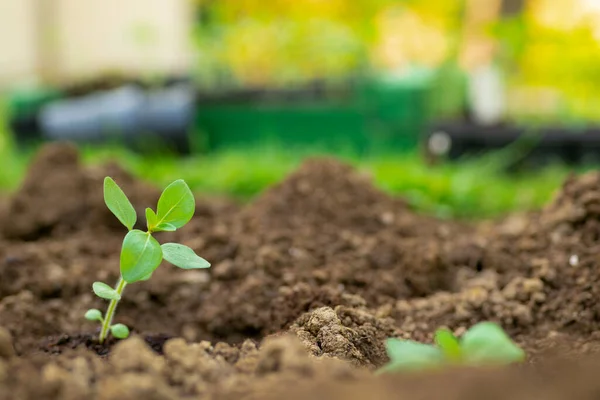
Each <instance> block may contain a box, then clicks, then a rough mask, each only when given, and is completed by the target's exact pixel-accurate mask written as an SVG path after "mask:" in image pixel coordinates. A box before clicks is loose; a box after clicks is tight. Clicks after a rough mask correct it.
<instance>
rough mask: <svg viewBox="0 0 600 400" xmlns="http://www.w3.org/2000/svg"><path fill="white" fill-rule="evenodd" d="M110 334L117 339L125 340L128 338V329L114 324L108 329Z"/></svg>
mask: <svg viewBox="0 0 600 400" xmlns="http://www.w3.org/2000/svg"><path fill="white" fill-rule="evenodd" d="M110 333H112V335H113V336H114V337H116V338H117V339H127V338H128V337H129V328H128V327H127V326H125V325H123V324H114V325H113V326H111V327H110Z"/></svg>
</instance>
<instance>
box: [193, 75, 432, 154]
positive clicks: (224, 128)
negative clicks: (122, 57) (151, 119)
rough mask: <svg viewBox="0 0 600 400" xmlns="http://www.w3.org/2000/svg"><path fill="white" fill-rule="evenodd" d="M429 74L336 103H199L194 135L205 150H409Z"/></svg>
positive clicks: (386, 82)
mask: <svg viewBox="0 0 600 400" xmlns="http://www.w3.org/2000/svg"><path fill="white" fill-rule="evenodd" d="M432 82H433V80H432V75H431V74H427V73H421V74H420V75H419V76H414V75H411V76H407V77H404V78H403V79H395V80H393V79H384V78H379V79H371V80H365V81H363V82H361V83H360V84H359V85H357V86H356V87H354V88H353V89H352V90H351V91H350V94H349V95H348V96H347V97H346V98H345V99H342V100H340V99H339V98H338V99H331V100H328V99H327V98H323V99H319V100H315V101H312V102H308V101H306V100H300V101H298V102H289V101H287V102H286V101H284V100H283V99H282V101H279V102H278V101H277V98H276V96H274V97H273V98H272V99H270V100H269V101H268V102H265V101H258V102H257V101H252V100H240V101H233V100H232V101H229V102H227V101H222V102H219V103H218V104H211V103H210V102H202V103H199V104H198V106H197V112H196V118H195V129H194V131H195V134H196V135H199V136H200V137H202V138H203V139H204V140H203V142H204V144H205V148H206V149H207V150H209V151H210V150H216V149H223V148H232V147H248V146H252V145H260V144H264V143H278V144H282V145H285V146H287V147H290V146H291V147H295V146H298V147H309V148H310V149H319V150H325V151H332V152H344V151H352V152H355V153H356V152H358V153H365V152H383V151H402V150H412V149H414V148H416V147H417V146H418V145H419V141H420V136H421V133H422V131H423V129H424V128H425V125H426V124H427V123H428V121H429V118H430V112H429V99H430V95H431V92H432V88H433V85H432Z"/></svg>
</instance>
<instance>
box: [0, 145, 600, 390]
mask: <svg viewBox="0 0 600 400" xmlns="http://www.w3.org/2000/svg"><path fill="white" fill-rule="evenodd" d="M106 175H110V176H112V177H113V178H114V179H115V180H116V181H117V182H118V183H119V185H121V187H123V189H124V191H125V192H126V193H127V194H128V195H129V196H130V197H131V199H132V202H133V203H134V205H135V206H136V207H137V211H138V213H139V221H140V223H141V224H142V223H143V222H144V209H145V207H148V206H154V205H155V203H156V200H157V198H158V195H159V190H158V189H157V188H153V187H151V186H149V185H147V184H145V183H143V182H139V181H136V180H134V179H133V178H132V177H131V176H130V175H128V174H127V173H126V172H124V171H123V170H121V169H120V168H119V167H118V166H116V165H107V166H104V167H99V168H96V169H88V168H84V167H82V166H81V165H80V163H79V157H78V154H77V151H76V150H75V149H74V148H72V147H71V146H69V145H61V144H55V145H50V146H46V147H44V148H43V149H42V150H41V152H40V154H39V155H38V157H37V159H36V160H35V161H34V163H33V164H32V165H31V168H30V171H29V174H28V176H27V178H26V179H25V181H24V182H23V184H22V186H21V188H20V189H19V190H18V192H16V193H15V194H14V196H13V197H11V198H10V199H8V200H7V201H6V202H5V203H4V204H3V205H2V207H0V210H1V211H2V215H1V216H0V230H1V231H0V399H5V398H6V399H78V400H79V399H139V398H148V399H192V398H194V399H195V398H206V399H270V398H272V399H279V398H285V399H294V398H298V399H301V398H302V399H304V398H311V399H313V400H318V399H326V398H327V399H338V398H339V399H349V400H352V399H361V400H362V399H365V398H378V399H388V398H389V399H392V398H407V399H408V398H410V399H439V398H444V399H446V400H450V399H461V400H465V399H482V398H485V399H511V400H514V399H533V398H540V399H542V398H543V399H575V398H577V399H596V398H598V393H600V379H598V378H597V375H598V373H597V371H599V370H600V368H599V367H600V355H596V354H597V352H598V349H600V334H599V332H600V302H598V298H599V296H600V257H598V254H600V174H597V173H592V174H588V175H584V176H581V177H573V178H571V179H569V180H568V181H567V182H565V184H564V186H563V188H562V189H561V190H560V191H559V192H558V193H557V196H556V198H555V199H554V200H553V201H552V202H551V203H550V204H549V205H548V206H547V207H546V208H545V209H543V210H541V211H539V212H536V213H532V214H527V215H516V216H511V217H508V218H506V219H504V220H502V221H496V222H487V223H481V224H476V225H475V224H474V225H465V224H462V223H458V222H449V221H440V220H436V219H433V218H430V217H426V216H422V215H418V214H415V213H414V212H412V211H411V210H410V209H409V208H408V206H407V205H406V203H405V202H403V201H402V200H399V199H394V198H391V197H389V196H387V195H385V194H383V193H381V192H380V191H378V190H377V189H375V188H374V186H373V185H372V184H371V182H370V180H369V178H368V177H367V176H362V175H361V174H359V173H358V172H357V171H355V170H353V169H352V168H351V167H349V166H346V165H344V164H341V163H339V162H337V161H335V160H331V159H315V160H309V161H307V162H306V163H305V164H304V165H303V166H302V167H301V168H300V169H299V170H298V171H296V172H295V173H293V174H292V175H290V176H289V177H288V178H287V179H286V180H284V181H283V182H282V183H281V184H279V185H277V186H275V187H273V188H271V189H270V190H269V191H267V192H266V193H264V194H263V195H262V196H261V197H260V198H258V199H256V200H255V201H254V202H253V203H251V204H248V205H244V206H242V205H239V204H236V203H234V202H229V201H227V200H223V199H206V198H198V199H197V210H196V216H195V217H194V219H193V220H192V221H191V222H190V224H189V225H187V226H186V227H185V228H183V229H182V230H181V231H179V232H175V233H165V234H162V236H159V237H158V239H159V240H160V241H167V240H169V241H171V240H177V241H180V242H181V243H184V244H186V245H188V246H190V247H192V248H193V249H194V250H195V251H196V252H197V253H198V254H200V255H202V256H203V257H204V258H206V259H207V260H209V261H210V262H211V263H212V265H213V266H212V268H211V269H209V270H197V271H193V270H190V271H183V270H178V269H175V268H173V267H171V266H169V265H167V264H165V265H162V266H161V267H160V268H159V269H158V270H157V272H156V273H155V274H154V276H153V277H152V279H151V280H149V281H146V282H141V283H138V284H135V285H130V286H128V287H127V290H126V292H125V294H124V297H123V300H122V301H121V303H120V304H119V309H118V311H117V315H116V321H118V322H122V323H124V324H127V325H128V326H129V327H130V328H131V329H132V333H133V334H132V337H131V338H129V339H127V340H123V341H116V340H114V339H112V340H110V341H109V342H108V343H107V344H105V345H104V346H100V345H99V344H98V343H97V342H96V341H95V339H94V338H95V337H96V335H97V333H98V327H97V326H96V325H95V324H94V323H91V322H89V321H86V320H84V319H83V314H84V313H85V310H87V309H88V308H91V307H93V308H99V309H102V310H104V308H105V307H106V304H105V302H103V301H102V300H100V299H98V298H96V297H95V296H94V294H93V293H92V290H91V285H92V282H94V281H96V280H101V281H103V282H107V283H109V284H112V283H113V282H115V281H116V280H117V277H118V265H119V262H118V260H119V251H120V243H121V240H122V239H123V236H124V234H125V233H126V232H125V229H124V228H123V227H121V226H120V225H119V223H118V221H117V220H116V218H114V217H113V216H112V215H111V214H110V212H109V211H108V210H107V209H106V207H105V205H104V203H103V199H102V180H103V178H104V176H106ZM483 320H492V321H496V322H499V323H501V324H502V326H503V327H504V328H505V329H506V330H507V331H508V332H509V333H510V334H511V335H512V337H513V338H514V339H515V340H516V341H517V342H518V343H520V344H521V345H522V346H523V347H524V348H525V349H526V351H527V353H528V355H529V362H528V363H527V364H525V365H521V366H516V367H510V368H503V369H499V370H483V369H482V370H449V371H445V372H442V373H436V374H419V375H410V374H409V375H401V376H395V377H375V376H374V375H373V374H372V370H373V369H375V368H377V367H379V366H381V365H383V364H384V363H386V362H387V357H386V355H385V351H384V347H383V341H384V339H385V338H387V337H403V338H412V339H415V340H421V341H430V340H431V335H432V333H433V331H434V330H435V329H436V328H437V327H439V326H447V327H449V328H451V329H453V330H454V331H455V332H456V333H461V332H462V331H464V330H465V329H466V328H467V327H469V326H470V325H472V324H474V323H476V322H479V321H483ZM290 387H293V388H294V390H292V391H291V390H290Z"/></svg>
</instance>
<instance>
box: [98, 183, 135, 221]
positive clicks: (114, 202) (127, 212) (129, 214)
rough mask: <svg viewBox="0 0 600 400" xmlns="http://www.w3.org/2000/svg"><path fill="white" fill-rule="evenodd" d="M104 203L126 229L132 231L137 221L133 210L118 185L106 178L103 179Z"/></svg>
mask: <svg viewBox="0 0 600 400" xmlns="http://www.w3.org/2000/svg"><path fill="white" fill-rule="evenodd" d="M104 202H105V203H106V206H107V207H108V209H109V210H110V211H111V212H112V213H113V214H114V215H115V217H117V218H118V219H119V221H121V223H122V224H123V225H125V226H126V227H127V229H129V230H132V229H133V226H134V225H135V222H136V221H137V214H136V213H135V209H134V208H133V206H132V205H131V202H130V201H129V199H128V198H127V196H126V195H125V193H124V192H123V190H121V188H120V187H119V185H117V183H116V182H115V181H114V180H113V179H112V178H110V177H108V176H107V177H106V178H104Z"/></svg>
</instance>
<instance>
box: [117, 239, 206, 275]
mask: <svg viewBox="0 0 600 400" xmlns="http://www.w3.org/2000/svg"><path fill="white" fill-rule="evenodd" d="M163 258H164V259H165V260H167V261H168V262H170V263H171V264H173V265H175V266H177V267H179V268H183V269H198V268H209V267H210V263H209V262H208V261H206V260H205V259H203V258H202V257H200V256H198V255H196V253H194V250H192V249H190V248H189V247H187V246H184V245H182V244H178V243H165V244H163V245H160V244H159V243H158V241H157V240H156V239H154V237H152V235H151V234H150V233H148V232H142V231H140V230H137V229H134V230H132V231H130V232H129V233H128V234H127V235H126V236H125V239H124V240H123V247H122V249H121V275H122V276H123V279H124V280H125V282H127V283H133V282H137V281H141V280H146V279H149V278H150V276H151V275H152V273H153V272H154V270H156V268H158V266H159V265H160V263H161V261H162V260H163Z"/></svg>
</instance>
